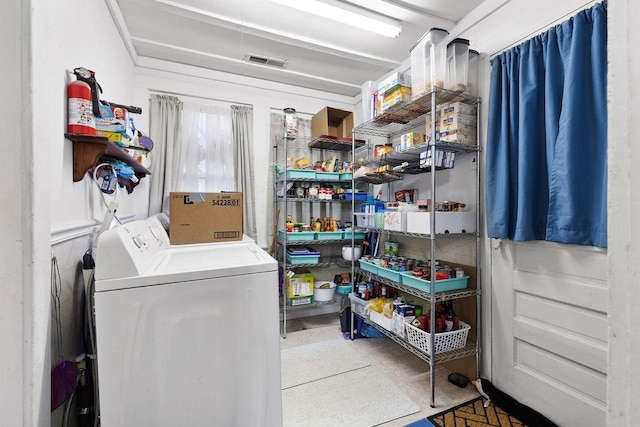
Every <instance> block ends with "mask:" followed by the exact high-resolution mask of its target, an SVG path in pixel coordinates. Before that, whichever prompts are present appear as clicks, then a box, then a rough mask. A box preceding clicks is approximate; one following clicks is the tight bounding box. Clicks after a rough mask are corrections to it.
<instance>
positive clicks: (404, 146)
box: [400, 132, 426, 151]
mask: <svg viewBox="0 0 640 427" xmlns="http://www.w3.org/2000/svg"><path fill="white" fill-rule="evenodd" d="M425 137H426V135H425V134H424V133H419V132H409V133H405V134H404V135H400V150H401V151H402V150H408V149H409V148H411V147H413V146H416V145H422V144H424V141H425Z"/></svg>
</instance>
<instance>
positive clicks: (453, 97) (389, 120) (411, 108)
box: [353, 88, 478, 137]
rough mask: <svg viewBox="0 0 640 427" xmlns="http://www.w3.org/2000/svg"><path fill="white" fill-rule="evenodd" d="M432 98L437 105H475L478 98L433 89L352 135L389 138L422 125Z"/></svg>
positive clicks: (429, 108)
mask: <svg viewBox="0 0 640 427" xmlns="http://www.w3.org/2000/svg"><path fill="white" fill-rule="evenodd" d="M433 97H436V99H437V102H438V104H443V103H446V102H455V101H461V102H464V103H467V104H473V105H475V104H477V103H478V98H474V97H471V96H469V95H465V94H463V93H460V92H454V91H450V90H447V89H440V88H435V90H434V91H432V92H428V93H424V94H422V95H419V96H418V97H417V98H416V99H414V100H413V101H411V102H407V103H402V104H399V105H397V106H395V107H392V108H391V109H390V110H389V111H386V112H384V113H382V114H381V115H379V116H377V117H375V118H374V119H372V120H369V121H367V122H365V123H363V124H361V125H359V126H356V127H355V128H354V130H353V132H354V133H357V134H364V135H371V136H383V137H390V136H394V135H399V134H401V133H403V132H404V131H406V130H407V129H408V128H412V127H416V126H419V125H420V124H423V123H424V120H425V118H424V115H425V114H427V113H429V112H431V108H432V107H431V104H432V99H433Z"/></svg>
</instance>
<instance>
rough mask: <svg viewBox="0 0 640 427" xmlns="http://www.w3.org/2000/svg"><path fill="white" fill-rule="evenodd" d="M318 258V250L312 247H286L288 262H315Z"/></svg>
mask: <svg viewBox="0 0 640 427" xmlns="http://www.w3.org/2000/svg"><path fill="white" fill-rule="evenodd" d="M319 260H320V252H318V251H316V250H314V249H313V248H309V247H306V248H301V247H296V248H287V262H288V263H289V264H293V265H300V264H317V263H318V261H319Z"/></svg>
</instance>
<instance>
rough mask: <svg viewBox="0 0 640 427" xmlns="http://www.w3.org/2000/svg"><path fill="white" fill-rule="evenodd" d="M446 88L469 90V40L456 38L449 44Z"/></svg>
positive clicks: (459, 90) (460, 90)
mask: <svg viewBox="0 0 640 427" xmlns="http://www.w3.org/2000/svg"><path fill="white" fill-rule="evenodd" d="M446 55H447V61H446V64H447V65H446V71H445V85H444V87H445V89H449V90H453V91H456V92H466V91H467V77H468V72H469V40H467V39H454V40H452V41H451V42H449V43H448V44H447V54H446Z"/></svg>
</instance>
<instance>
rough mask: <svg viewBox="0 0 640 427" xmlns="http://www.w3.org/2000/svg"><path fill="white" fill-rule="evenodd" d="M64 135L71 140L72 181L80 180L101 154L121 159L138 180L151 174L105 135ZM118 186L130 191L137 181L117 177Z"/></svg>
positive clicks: (98, 161)
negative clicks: (130, 168)
mask: <svg viewBox="0 0 640 427" xmlns="http://www.w3.org/2000/svg"><path fill="white" fill-rule="evenodd" d="M64 137H65V138H67V139H68V140H69V141H71V142H73V182H78V181H82V179H83V178H84V175H85V174H86V173H87V172H88V171H90V170H92V169H93V168H94V167H95V166H97V165H98V164H99V163H100V159H101V157H103V156H106V157H111V158H113V159H116V160H121V161H123V162H125V163H126V164H128V165H129V166H131V167H132V168H133V171H134V173H135V176H136V177H137V178H138V182H140V180H141V179H142V178H144V177H145V175H148V174H151V172H149V170H148V169H147V168H145V167H144V166H142V165H141V164H140V163H138V162H137V161H136V160H135V159H134V158H133V157H131V156H130V155H129V154H128V153H127V152H126V151H124V150H123V149H122V148H120V147H119V146H118V145H117V144H115V143H114V142H112V141H109V139H108V138H107V137H104V136H95V135H82V134H76V133H65V134H64ZM118 182H119V184H120V186H122V187H126V189H127V192H128V193H131V192H132V191H133V188H134V187H135V186H136V185H138V182H133V181H132V180H130V179H123V178H121V177H118Z"/></svg>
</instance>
